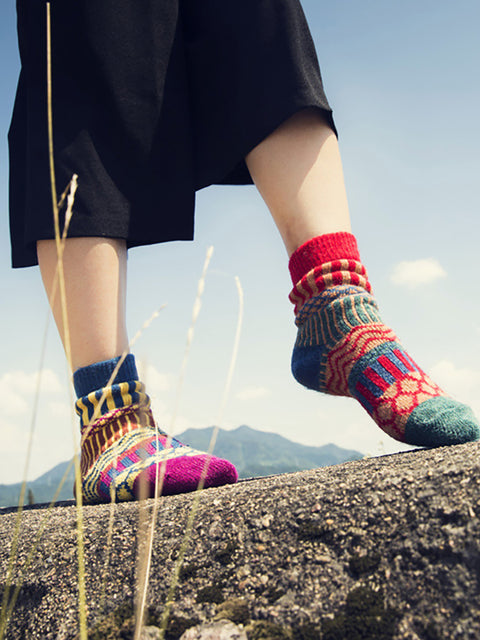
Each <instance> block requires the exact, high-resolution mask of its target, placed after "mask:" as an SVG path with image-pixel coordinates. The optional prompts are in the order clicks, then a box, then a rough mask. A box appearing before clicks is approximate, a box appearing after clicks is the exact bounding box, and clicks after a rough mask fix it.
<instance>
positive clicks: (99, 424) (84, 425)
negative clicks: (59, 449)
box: [74, 354, 238, 504]
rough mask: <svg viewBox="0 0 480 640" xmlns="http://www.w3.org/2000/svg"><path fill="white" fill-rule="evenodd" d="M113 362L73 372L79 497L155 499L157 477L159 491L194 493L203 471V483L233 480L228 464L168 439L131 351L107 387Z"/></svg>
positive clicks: (90, 501) (88, 500)
mask: <svg viewBox="0 0 480 640" xmlns="http://www.w3.org/2000/svg"><path fill="white" fill-rule="evenodd" d="M117 362H118V358H115V359H113V360H108V361H105V362H101V363H96V364H94V365H91V366H90V367H85V368H83V369H79V370H78V371H76V372H75V374H74V385H75V390H76V392H77V396H78V400H77V402H76V411H77V413H78V415H79V416H80V423H81V432H82V444H81V460H80V468H81V473H82V490H83V501H84V502H85V503H86V504H94V503H99V502H110V501H111V500H112V499H113V500H115V501H116V502H122V501H126V500H134V499H135V498H138V497H139V495H140V494H142V495H143V496H145V495H146V497H153V496H154V495H155V483H156V481H157V477H160V478H163V484H162V495H169V494H174V493H184V492H188V491H194V490H196V489H197V487H198V485H199V482H200V480H201V478H202V475H203V477H204V486H205V487H216V486H220V485H224V484H230V483H234V482H236V481H237V478H238V474H237V470H236V469H235V467H234V466H233V465H232V464H231V463H230V462H228V461H227V460H222V459H220V458H217V457H215V456H209V455H208V454H207V453H204V452H202V451H197V450H196V449H192V448H190V447H188V446H185V445H183V444H182V443H181V442H179V441H178V440H176V439H175V438H170V439H169V438H168V436H167V434H166V433H164V432H163V431H160V430H159V429H158V428H157V427H156V425H155V421H154V418H153V415H152V412H151V409H150V398H149V397H148V395H147V394H146V393H145V386H144V385H143V384H142V383H141V382H140V381H139V380H138V375H137V370H136V366H135V360H134V358H133V356H132V355H131V354H129V355H128V356H127V358H126V359H125V361H124V362H123V364H122V367H121V368H120V370H119V373H118V375H117V376H116V378H115V380H114V383H113V384H112V385H110V386H108V387H107V386H105V385H106V383H107V382H108V380H109V378H110V376H111V374H112V372H113V369H114V367H115V366H116V364H117ZM92 385H93V386H92ZM102 385H103V386H102ZM92 388H93V389H94V390H93V391H91V389H92ZM89 389H90V391H88V390H89ZM102 396H104V399H103V400H102Z"/></svg>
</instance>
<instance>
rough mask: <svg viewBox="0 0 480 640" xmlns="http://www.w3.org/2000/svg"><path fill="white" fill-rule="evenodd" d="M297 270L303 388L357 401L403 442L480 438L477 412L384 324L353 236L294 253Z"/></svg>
mask: <svg viewBox="0 0 480 640" xmlns="http://www.w3.org/2000/svg"><path fill="white" fill-rule="evenodd" d="M342 254H343V255H344V256H345V257H344V258H339V257H338V256H339V255H342ZM322 256H323V259H322ZM325 256H326V257H327V259H325ZM290 269H291V273H292V279H293V281H294V283H295V286H294V289H293V291H292V293H291V295H290V300H291V301H292V302H293V303H294V304H295V305H296V306H295V312H296V320H295V322H296V324H297V326H298V335H297V340H296V343H295V347H294V350H293V355H292V372H293V375H294V376H295V378H296V379H297V380H298V381H299V382H300V383H301V384H303V385H304V386H306V387H308V388H309V389H315V390H317V391H322V392H324V393H328V394H333V395H340V396H351V397H353V398H356V399H357V400H358V401H359V402H360V404H361V405H362V406H363V407H364V409H366V411H367V412H368V413H369V414H370V416H371V417H372V418H373V420H374V421H375V422H376V423H377V424H378V426H379V427H380V428H381V429H383V431H385V432H386V433H388V434H389V435H390V436H392V437H393V438H395V439H396V440H399V441H401V442H405V443H408V444H413V445H419V446H442V445H451V444H460V443H464V442H470V441H473V440H478V439H479V438H480V427H479V424H478V421H477V419H476V418H475V415H474V414H473V412H472V410H471V409H470V408H469V407H468V406H466V405H464V404H462V403H460V402H457V401H456V400H454V399H453V398H450V397H448V396H447V394H446V393H445V392H444V391H443V390H442V389H441V388H440V387H439V386H438V385H436V384H435V383H434V382H433V381H432V380H431V379H430V378H429V377H428V376H427V374H426V373H425V372H424V371H422V369H421V368H420V367H419V366H418V365H417V364H416V363H415V361H414V360H413V359H412V358H411V357H410V356H409V355H408V353H407V352H406V351H405V349H404V348H403V346H402V345H401V343H400V341H399V340H398V338H397V336H396V335H395V333H394V332H393V331H392V330H391V329H390V328H389V327H387V326H385V325H384V324H383V322H382V320H381V318H380V315H379V312H378V307H377V304H376V302H375V299H374V297H373V295H372V294H371V288H370V284H369V282H368V278H367V274H366V271H365V268H364V267H363V265H362V264H361V262H360V256H359V254H358V249H357V247H356V242H355V240H354V237H353V236H351V234H346V233H345V234H343V233H342V234H340V233H339V234H329V235H327V236H319V237H318V238H314V239H312V240H311V241H309V242H308V243H306V244H305V245H302V247H300V248H299V249H298V250H297V251H296V252H295V253H294V254H293V256H292V258H291V263H290Z"/></svg>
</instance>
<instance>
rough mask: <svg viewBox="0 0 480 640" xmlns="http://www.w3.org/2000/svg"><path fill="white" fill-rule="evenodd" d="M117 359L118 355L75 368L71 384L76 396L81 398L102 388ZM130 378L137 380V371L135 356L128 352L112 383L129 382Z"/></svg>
mask: <svg viewBox="0 0 480 640" xmlns="http://www.w3.org/2000/svg"><path fill="white" fill-rule="evenodd" d="M119 360H120V356H119V357H118V358H112V359H111V360H104V361H103V362H95V364H91V365H89V366H88V367H82V368H81V369H77V370H76V371H75V373H74V374H73V385H74V387H75V393H76V394H77V398H82V397H83V396H86V395H88V394H89V393H91V392H92V391H96V390H97V389H103V387H105V386H106V384H107V382H108V381H109V380H110V376H111V375H112V373H113V370H114V369H115V367H116V366H117V363H118V361H119ZM132 380H138V372H137V366H136V364H135V356H134V355H133V354H132V353H129V354H128V355H127V357H126V358H125V360H124V361H123V362H122V365H121V367H120V369H119V370H118V373H117V375H116V376H115V379H114V380H113V381H112V384H118V383H119V382H130V381H132Z"/></svg>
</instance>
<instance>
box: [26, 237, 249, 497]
mask: <svg viewBox="0 0 480 640" xmlns="http://www.w3.org/2000/svg"><path fill="white" fill-rule="evenodd" d="M37 252H38V260H39V264H40V269H41V272H42V278H43V281H44V284H45V288H46V290H47V293H48V295H49V297H50V301H52V293H53V287H54V285H55V271H56V266H57V251H56V246H55V241H54V240H42V241H39V242H38V243H37ZM126 263H127V250H126V245H125V242H124V241H123V240H115V239H107V238H69V239H67V241H66V244H65V251H64V254H63V266H64V275H65V289H66V305H67V323H68V329H69V331H68V333H69V342H70V352H71V359H72V362H71V366H72V369H73V380H74V384H75V391H76V393H77V398H78V400H77V402H76V410H77V413H78V415H79V416H80V421H81V429H82V445H81V449H82V451H81V463H80V466H81V473H82V489H83V499H84V501H85V502H87V503H88V502H90V503H92V502H107V501H109V500H110V499H112V498H114V499H115V501H122V500H132V499H134V498H136V497H138V496H139V495H144V496H145V495H146V496H153V495H155V487H156V483H157V480H158V478H159V477H160V478H163V479H162V480H161V484H162V493H164V494H167V493H180V492H184V491H194V490H195V489H196V488H197V486H198V485H199V482H200V480H201V479H202V478H203V479H204V485H205V486H218V485H222V484H227V483H230V482H235V481H236V479H237V472H236V469H235V467H234V466H233V465H232V464H230V463H229V462H227V461H226V460H221V459H219V458H215V457H210V456H207V455H206V454H205V453H203V452H201V451H196V450H195V449H191V448H190V447H186V446H184V445H182V444H181V443H180V442H178V441H177V440H175V439H171V438H168V437H167V435H166V434H165V433H163V432H162V431H158V430H156V426H155V421H154V419H153V415H152V412H151V410H150V399H149V397H148V395H147V394H146V393H145V386H144V385H143V384H142V383H141V382H140V380H139V379H138V373H137V369H136V365H135V359H134V357H133V355H131V354H129V355H128V356H127V357H126V359H125V361H124V362H123V363H122V365H121V367H120V369H119V370H118V373H117V374H116V377H115V379H114V380H113V382H112V383H110V384H108V383H109V380H110V378H111V376H112V374H113V372H114V369H115V367H116V366H117V363H118V361H119V357H120V356H121V355H122V353H124V352H125V351H128V338H127V331H126V321H125V315H126V302H125V298H126ZM52 311H53V315H54V317H55V321H56V324H57V327H58V330H59V332H60V336H61V338H62V341H63V344H64V347H65V350H66V351H67V352H68V348H67V344H66V342H67V338H66V332H65V326H64V321H63V317H64V316H63V312H62V301H61V299H60V294H59V288H58V285H57V291H56V295H55V299H54V301H53V305H52ZM159 467H160V468H159Z"/></svg>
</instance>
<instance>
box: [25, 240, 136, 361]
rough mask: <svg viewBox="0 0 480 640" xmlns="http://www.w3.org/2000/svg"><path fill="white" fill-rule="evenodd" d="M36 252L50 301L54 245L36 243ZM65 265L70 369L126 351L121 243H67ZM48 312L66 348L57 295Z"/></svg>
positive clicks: (123, 250) (124, 252)
mask: <svg viewBox="0 0 480 640" xmlns="http://www.w3.org/2000/svg"><path fill="white" fill-rule="evenodd" d="M37 253H38V261H39V265H40V270H41V273H42V279H43V283H44V285H45V289H46V291H47V295H48V296H49V298H50V296H51V293H52V286H53V282H54V276H55V269H56V266H57V251H56V247H55V241H54V240H40V241H39V242H38V243H37ZM63 264H64V272H65V285H66V296H67V314H68V325H69V330H70V343H71V353H72V367H73V370H74V371H75V370H76V369H78V368H80V367H85V366H87V365H90V364H93V363H94V362H99V361H102V360H108V359H110V358H114V357H116V356H119V355H121V354H122V353H123V351H124V350H125V349H128V338H127V331H126V321H125V299H126V291H125V290H126V271H127V269H126V265H127V250H126V246H125V242H124V241H123V240H114V239H109V238H69V239H67V241H66V244H65V252H64V255H63ZM52 311H53V315H54V318H55V322H56V324H57V328H58V331H59V333H60V337H61V339H62V342H63V344H64V346H65V335H64V328H63V321H62V307H61V301H60V295H59V293H58V292H57V295H56V297H55V303H54V305H53V309H52Z"/></svg>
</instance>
